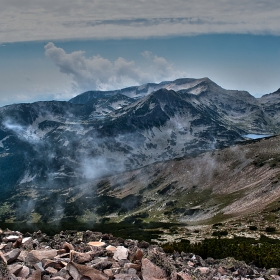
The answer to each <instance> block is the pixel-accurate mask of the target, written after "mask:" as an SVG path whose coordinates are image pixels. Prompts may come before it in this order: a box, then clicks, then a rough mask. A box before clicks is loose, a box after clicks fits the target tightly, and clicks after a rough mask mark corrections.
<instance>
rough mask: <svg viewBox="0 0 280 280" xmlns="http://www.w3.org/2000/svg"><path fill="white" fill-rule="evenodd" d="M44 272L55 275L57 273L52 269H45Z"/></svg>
mask: <svg viewBox="0 0 280 280" xmlns="http://www.w3.org/2000/svg"><path fill="white" fill-rule="evenodd" d="M46 271H47V272H48V273H49V274H55V273H57V270H56V269H55V268H53V267H47V268H46Z"/></svg>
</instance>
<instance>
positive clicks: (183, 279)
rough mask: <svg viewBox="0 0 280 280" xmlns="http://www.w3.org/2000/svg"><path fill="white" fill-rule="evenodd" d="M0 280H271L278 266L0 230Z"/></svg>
mask: <svg viewBox="0 0 280 280" xmlns="http://www.w3.org/2000/svg"><path fill="white" fill-rule="evenodd" d="M0 241H1V244H0V279H3V280H4V279H5V280H6V279H11V280H13V279H14V280H16V279H18V280H20V279H29V280H39V279H42V280H49V279H53V280H64V279H65V280H71V279H74V280H82V279H90V280H114V279H115V280H160V279H161V280H195V279H197V280H219V279H223V280H228V279H232V280H241V279H243V280H246V279H256V280H272V279H278V280H279V279H280V276H279V272H280V270H279V269H278V268H270V269H265V268H258V267H256V266H254V265H252V264H246V263H245V262H243V261H237V260H235V259H233V258H225V259H219V260H215V259H213V258H207V259H202V258H201V257H200V256H198V255H195V254H193V253H190V252H180V253H179V252H175V251H174V252H173V253H170V254H167V253H165V252H164V251H163V249H162V248H161V247H159V246H157V245H151V244H149V243H148V242H145V241H137V240H132V239H123V238H120V237H114V236H113V235H112V234H103V233H101V232H92V231H84V232H78V231H70V230H68V231H63V232H60V233H59V234H56V235H54V236H48V235H46V234H44V233H42V232H41V231H38V232H34V233H33V234H30V233H25V234H22V233H20V232H18V231H10V230H8V229H7V230H4V231H3V230H0Z"/></svg>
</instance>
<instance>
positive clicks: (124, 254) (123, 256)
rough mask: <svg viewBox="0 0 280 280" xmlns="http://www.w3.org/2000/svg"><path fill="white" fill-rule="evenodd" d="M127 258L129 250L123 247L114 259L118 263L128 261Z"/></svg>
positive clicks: (119, 247) (118, 249)
mask: <svg viewBox="0 0 280 280" xmlns="http://www.w3.org/2000/svg"><path fill="white" fill-rule="evenodd" d="M127 257H128V249H126V248H125V247H123V246H118V247H117V250H116V251H115V253H114V256H113V258H114V259H115V260H117V261H118V260H126V259H127Z"/></svg>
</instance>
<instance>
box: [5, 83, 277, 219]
mask: <svg viewBox="0 0 280 280" xmlns="http://www.w3.org/2000/svg"><path fill="white" fill-rule="evenodd" d="M279 104H280V92H279V90H278V91H276V92H274V93H271V94H268V95H264V96H263V97H262V98H259V99H257V98H255V97H253V96H252V95H250V94H249V93H248V92H246V91H237V90H226V89H223V88H221V87H220V86H218V85H217V84H215V83H214V82H213V81H211V80H210V79H208V78H202V79H178V80H175V81H170V82H162V83H160V84H152V83H151V84H150V83H149V84H145V85H142V86H138V87H129V88H125V89H120V90H115V91H88V92H85V93H82V94H80V95H78V96H76V97H75V98H73V99H71V100H69V101H68V102H62V101H47V102H35V103H31V104H14V105H9V106H5V107H2V108H0V169H1V174H0V182H1V183H0V186H1V202H2V203H4V204H3V205H5V201H6V202H7V201H11V200H10V199H11V198H12V201H13V204H11V205H12V206H11V207H12V209H13V210H11V209H10V208H9V209H8V210H7V209H6V208H5V207H4V206H2V208H1V209H2V210H1V211H0V218H1V220H2V221H5V220H6V219H7V217H13V219H14V220H17V219H21V220H22V219H23V220H24V219H25V218H24V217H26V216H29V215H30V213H33V212H34V209H35V208H36V204H38V203H40V204H42V203H43V200H42V199H43V198H42V197H44V195H43V194H45V195H47V194H50V192H51V193H52V194H55V193H58V192H60V195H55V196H54V197H53V199H54V200H56V201H57V205H59V204H60V202H61V201H62V200H63V199H64V196H63V195H61V191H62V190H63V191H65V195H66V193H67V190H69V188H70V189H71V188H73V187H75V186H83V185H84V184H88V182H91V181H93V180H96V179H99V178H102V177H105V176H109V175H113V174H119V173H123V172H127V171H132V170H135V169H139V168H142V167H145V166H148V165H150V164H153V163H156V162H163V161H166V160H172V159H175V158H180V157H183V156H194V155H198V154H201V153H204V152H206V151H211V150H214V149H219V148H222V147H226V146H231V145H233V144H236V143H238V142H241V141H244V140H245V139H246V137H245V135H246V134H248V133H255V134H271V135H272V134H277V133H279V122H280V121H279V118H278V115H279V114H280V113H279V112H280V111H279V109H278V108H280V105H279ZM278 105H279V106H278ZM81 188H82V187H81ZM23 190H25V191H23ZM23 193H25V195H23ZM17 194H20V199H15V198H16V197H17ZM39 197H40V199H39ZM17 201H18V202H17ZM3 207H4V208H5V209H4V208H3ZM3 209H4V210H5V211H4V210H3ZM15 209H17V210H15ZM19 209H21V210H22V209H24V211H23V210H22V211H21V210H19ZM9 211H11V212H9ZM32 211H33V212H32ZM53 211H54V212H53V215H54V213H55V216H57V217H58V218H62V217H63V215H64V208H60V207H58V208H57V209H53ZM1 213H3V214H1ZM9 213H10V214H11V213H13V214H11V215H10V214H9ZM19 213H21V215H19ZM19 216H20V217H21V218H19Z"/></svg>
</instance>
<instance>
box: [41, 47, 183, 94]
mask: <svg viewBox="0 0 280 280" xmlns="http://www.w3.org/2000/svg"><path fill="white" fill-rule="evenodd" d="M45 54H46V56H47V57H49V58H51V59H52V60H53V62H54V63H55V64H56V65H57V66H58V67H59V70H60V72H62V73H65V74H67V75H70V76H71V77H72V78H73V86H74V88H75V89H76V90H79V91H83V90H90V89H100V90H109V89H116V88H122V87H125V86H128V85H135V84H143V83H147V82H151V81H155V82H161V81H162V80H165V79H173V78H178V77H182V75H183V74H185V73H182V72H178V71H176V70H175V69H174V67H173V64H172V63H170V62H168V61H167V60H166V59H165V58H163V57H158V56H156V55H153V54H152V53H150V52H148V51H145V52H144V53H143V56H144V57H145V58H146V59H147V60H148V63H149V67H148V69H149V71H146V72H144V71H142V70H141V69H140V68H139V67H137V66H136V65H135V62H134V61H127V60H126V59H124V58H122V57H119V58H118V59H117V60H116V61H114V62H111V61H109V60H108V59H106V58H103V57H101V56H99V55H96V56H93V57H91V58H87V57H86V56H85V52H84V51H75V52H72V53H69V54H68V53H66V52H65V51H64V50H63V49H62V48H58V47H56V46H55V45H54V44H53V43H51V42H50V43H48V44H47V45H46V46H45Z"/></svg>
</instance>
